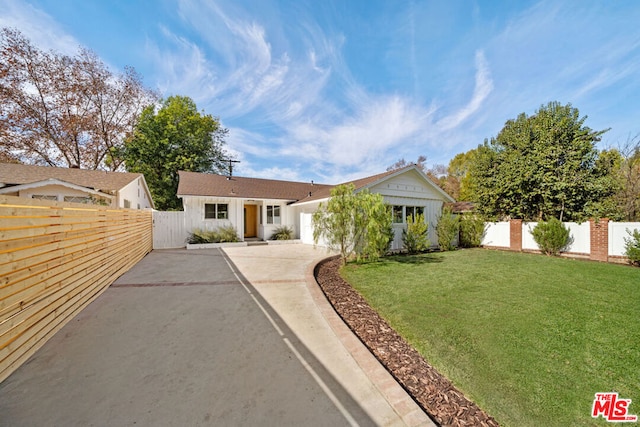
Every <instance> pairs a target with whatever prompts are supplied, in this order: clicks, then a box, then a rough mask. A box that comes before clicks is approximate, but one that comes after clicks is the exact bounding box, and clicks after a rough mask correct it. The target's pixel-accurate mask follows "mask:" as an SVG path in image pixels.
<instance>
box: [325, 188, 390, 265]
mask: <svg viewBox="0 0 640 427" xmlns="http://www.w3.org/2000/svg"><path fill="white" fill-rule="evenodd" d="M312 223H313V239H314V241H315V243H316V244H317V243H318V241H319V240H320V239H323V240H324V241H325V243H326V244H327V246H328V247H329V248H330V249H332V250H337V251H339V252H340V255H341V257H342V262H343V263H346V262H347V260H348V259H349V258H350V257H352V256H355V257H356V258H357V259H359V260H362V259H368V260H376V259H378V258H379V257H381V256H382V255H384V253H385V252H386V251H387V250H388V249H389V245H390V243H391V240H392V239H393V229H392V227H391V211H390V210H389V206H388V205H387V204H385V203H384V199H383V198H382V195H381V194H378V193H371V192H369V191H368V190H366V189H365V190H362V191H360V192H358V193H355V187H354V186H353V184H347V185H339V186H337V187H335V188H334V189H333V190H331V198H330V199H329V201H328V202H327V203H326V204H325V203H321V204H320V206H319V207H318V209H317V210H316V212H314V214H313V217H312Z"/></svg>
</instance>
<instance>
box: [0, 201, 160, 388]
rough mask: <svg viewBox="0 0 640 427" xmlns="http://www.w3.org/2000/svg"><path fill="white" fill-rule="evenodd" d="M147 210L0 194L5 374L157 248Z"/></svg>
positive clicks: (0, 323) (0, 349)
mask: <svg viewBox="0 0 640 427" xmlns="http://www.w3.org/2000/svg"><path fill="white" fill-rule="evenodd" d="M152 233H153V231H152V215H151V212H149V211H138V210H131V209H111V208H107V207H102V206H87V205H80V204H74V203H58V202H52V201H44V200H31V199H22V198H17V197H12V196H0V381H2V380H4V379H5V378H6V377H7V376H8V375H10V374H11V372H13V371H14V370H15V369H17V368H18V367H19V366H20V364H22V363H24V361H26V360H27V359H28V358H29V357H30V356H31V355H32V354H33V353H34V352H35V351H36V350H37V349H38V348H40V347H41V346H42V345H43V344H44V343H45V342H46V341H47V340H48V339H49V338H50V337H51V336H53V334H55V332H56V331H58V330H59V329H60V328H62V327H63V326H64V324H66V323H67V322H68V321H69V320H71V319H72V318H73V317H74V316H75V315H76V314H77V313H79V312H80V310H82V309H83V308H84V307H86V305H87V304H89V303H90V302H91V301H93V300H94V299H95V298H96V297H97V296H98V295H100V294H101V293H102V292H104V290H105V289H106V288H107V287H108V286H109V285H110V284H111V283H113V281H114V280H115V279H117V278H118V277H119V276H120V275H121V274H123V273H124V272H126V271H127V270H128V269H129V268H131V267H132V266H133V265H135V263H136V262H138V261H139V260H140V259H142V257H144V256H145V255H146V254H147V253H148V252H150V251H151V248H152V242H153V237H152Z"/></svg>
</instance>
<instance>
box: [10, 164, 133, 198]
mask: <svg viewBox="0 0 640 427" xmlns="http://www.w3.org/2000/svg"><path fill="white" fill-rule="evenodd" d="M141 176H142V174H139V173H129V172H106V171H99V170H89V169H70V168H56V167H52V166H32V165H21V164H15V163H0V186H9V185H11V186H14V185H22V184H31V183H34V182H39V181H46V180H48V179H55V180H58V181H63V182H67V183H69V184H74V185H78V186H81V187H85V188H90V189H93V190H95V191H100V192H103V193H110V192H116V191H118V190H120V189H122V188H123V187H125V186H126V185H127V184H129V183H131V182H132V181H134V180H136V179H138V178H140V177H141ZM3 184H4V185H3Z"/></svg>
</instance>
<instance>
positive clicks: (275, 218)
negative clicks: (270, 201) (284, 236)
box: [267, 205, 282, 225]
mask: <svg viewBox="0 0 640 427" xmlns="http://www.w3.org/2000/svg"><path fill="white" fill-rule="evenodd" d="M276 213H277V215H276ZM281 223H282V207H281V206H280V205H267V224H269V225H270V224H274V225H278V224H281Z"/></svg>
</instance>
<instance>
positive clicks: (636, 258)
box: [624, 229, 640, 266]
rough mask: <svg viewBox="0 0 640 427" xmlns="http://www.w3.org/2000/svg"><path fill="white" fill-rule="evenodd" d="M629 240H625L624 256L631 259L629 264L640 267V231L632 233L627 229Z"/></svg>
mask: <svg viewBox="0 0 640 427" xmlns="http://www.w3.org/2000/svg"><path fill="white" fill-rule="evenodd" d="M627 233H628V234H629V236H630V237H629V238H627V237H625V238H624V248H625V251H624V254H625V255H626V256H627V257H628V258H629V262H630V263H631V264H633V265H637V266H640V231H638V230H637V229H635V230H633V232H631V231H630V230H629V229H627Z"/></svg>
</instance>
